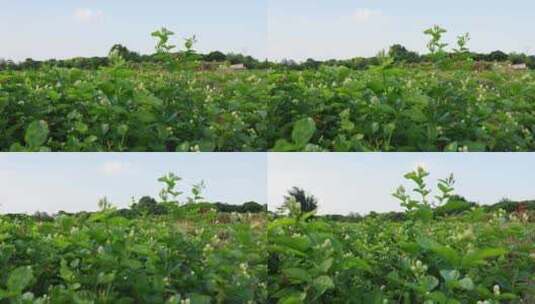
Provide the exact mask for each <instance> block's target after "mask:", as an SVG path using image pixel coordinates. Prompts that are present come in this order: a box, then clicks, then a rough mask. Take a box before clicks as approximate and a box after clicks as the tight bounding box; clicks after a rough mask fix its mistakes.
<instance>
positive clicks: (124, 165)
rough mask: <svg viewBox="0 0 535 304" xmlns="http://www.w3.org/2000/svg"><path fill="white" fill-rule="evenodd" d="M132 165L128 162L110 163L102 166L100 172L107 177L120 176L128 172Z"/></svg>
mask: <svg viewBox="0 0 535 304" xmlns="http://www.w3.org/2000/svg"><path fill="white" fill-rule="evenodd" d="M131 168H132V165H131V164H130V163H128V162H121V161H108V162H105V163H104V164H102V166H100V168H99V171H100V172H101V173H103V174H105V175H119V174H123V173H125V172H128V171H129V170H130V169H131Z"/></svg>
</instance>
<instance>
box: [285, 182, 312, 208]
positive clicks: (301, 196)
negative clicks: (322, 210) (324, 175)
mask: <svg viewBox="0 0 535 304" xmlns="http://www.w3.org/2000/svg"><path fill="white" fill-rule="evenodd" d="M292 200H295V201H296V202H297V203H299V205H300V206H301V212H302V213H306V212H312V211H314V210H316V209H317V208H318V199H317V198H316V197H315V196H314V195H312V194H310V193H307V192H306V191H305V190H303V189H301V188H299V187H293V188H292V189H290V190H288V195H286V196H284V201H285V203H286V202H289V201H292Z"/></svg>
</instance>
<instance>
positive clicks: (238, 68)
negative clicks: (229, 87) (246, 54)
mask: <svg viewBox="0 0 535 304" xmlns="http://www.w3.org/2000/svg"><path fill="white" fill-rule="evenodd" d="M229 68H230V69H231V70H233V71H241V70H246V69H247V67H245V64H243V63H239V64H233V65H231V66H230V67H229Z"/></svg>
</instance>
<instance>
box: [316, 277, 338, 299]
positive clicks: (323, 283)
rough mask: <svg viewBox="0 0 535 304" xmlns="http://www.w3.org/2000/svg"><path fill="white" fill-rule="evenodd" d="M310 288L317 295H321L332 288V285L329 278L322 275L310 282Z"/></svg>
mask: <svg viewBox="0 0 535 304" xmlns="http://www.w3.org/2000/svg"><path fill="white" fill-rule="evenodd" d="M312 286H313V287H314V289H315V290H316V292H317V293H318V295H322V294H323V293H325V291H327V290H328V289H331V288H334V283H333V280H332V279H331V278H330V277H329V276H326V275H323V276H319V277H317V278H315V279H314V281H313V282H312Z"/></svg>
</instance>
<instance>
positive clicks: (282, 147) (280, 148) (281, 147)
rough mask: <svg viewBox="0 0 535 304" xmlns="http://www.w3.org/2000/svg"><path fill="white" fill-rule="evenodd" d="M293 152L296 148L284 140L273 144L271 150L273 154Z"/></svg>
mask: <svg viewBox="0 0 535 304" xmlns="http://www.w3.org/2000/svg"><path fill="white" fill-rule="evenodd" d="M295 150H296V147H295V146H294V145H293V144H292V143H289V142H288V141H287V140H285V139H279V140H277V142H276V143H275V147H273V149H272V151H273V152H291V151H295Z"/></svg>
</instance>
